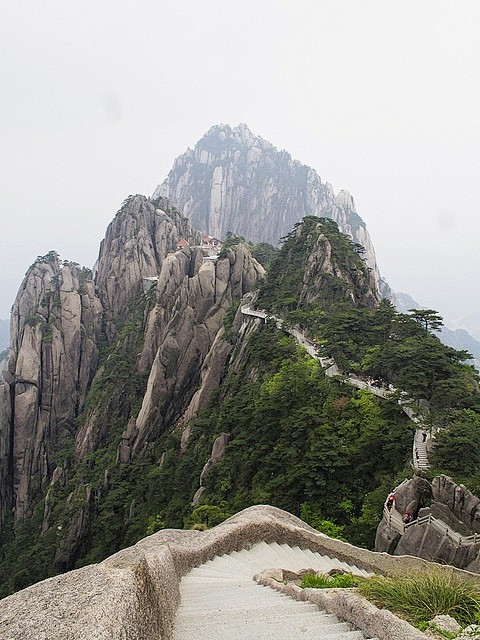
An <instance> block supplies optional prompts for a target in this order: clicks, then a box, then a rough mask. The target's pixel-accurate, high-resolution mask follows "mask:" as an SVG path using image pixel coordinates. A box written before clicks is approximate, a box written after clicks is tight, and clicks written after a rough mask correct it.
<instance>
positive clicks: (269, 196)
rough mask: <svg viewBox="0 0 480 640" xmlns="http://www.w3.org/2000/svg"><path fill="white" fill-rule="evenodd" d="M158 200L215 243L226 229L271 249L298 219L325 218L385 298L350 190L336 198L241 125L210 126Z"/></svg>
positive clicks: (302, 168)
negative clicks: (355, 249)
mask: <svg viewBox="0 0 480 640" xmlns="http://www.w3.org/2000/svg"><path fill="white" fill-rule="evenodd" d="M160 195H162V196H166V197H167V198H169V199H170V200H171V201H172V202H174V203H175V204H176V205H177V206H178V207H179V208H180V209H182V210H183V211H184V212H185V214H186V215H187V216H188V217H189V218H190V219H191V221H192V223H193V224H194V225H195V226H196V227H198V228H199V229H202V230H203V231H205V232H206V233H209V234H211V235H213V236H216V237H218V238H223V237H225V235H226V233H227V231H231V232H233V233H235V234H237V235H239V236H243V237H244V238H246V239H247V240H252V241H253V242H269V243H271V244H274V245H276V244H277V243H278V242H279V240H280V238H282V237H283V236H285V235H286V234H287V233H289V231H290V229H291V228H292V226H293V225H294V224H295V223H296V222H298V221H299V220H300V219H301V218H303V217H304V216H308V215H314V216H321V217H325V218H331V219H332V220H334V221H335V222H336V223H337V224H338V226H339V228H340V229H341V231H342V232H343V233H345V234H347V235H349V236H350V237H351V238H352V239H353V240H354V242H356V243H358V244H359V245H361V246H362V247H363V248H364V250H365V257H366V262H367V264H368V265H369V267H370V268H371V269H373V271H374V273H375V275H376V279H377V282H378V284H379V287H380V290H381V291H382V293H383V294H384V295H386V296H388V297H389V296H391V291H390V289H389V287H388V285H387V284H386V283H385V282H384V281H383V280H382V279H381V277H380V272H379V270H378V266H377V262H376V258H375V250H374V248H373V243H372V241H371V238H370V235H369V233H368V231H367V228H366V225H365V223H364V221H363V220H362V218H361V217H360V216H359V215H358V213H357V212H356V210H355V204H354V201H353V198H352V196H351V195H350V194H349V193H348V191H340V193H338V194H337V195H335V193H334V191H333V188H332V185H331V184H329V183H328V182H326V183H323V182H322V181H321V179H320V176H319V175H318V173H317V172H316V171H315V170H314V169H312V168H311V167H308V166H306V165H304V164H302V163H301V162H299V161H298V160H294V159H293V158H292V157H291V155H290V154H289V153H287V152H286V151H279V150H278V149H276V148H275V147H274V146H273V145H272V144H271V143H270V142H267V141H266V140H264V139H263V138H261V137H259V136H256V135H254V134H253V133H252V132H251V131H250V129H249V128H248V127H247V125H245V124H240V125H238V127H233V128H232V127H230V126H229V125H223V124H222V125H217V126H214V127H212V128H211V129H210V130H209V131H208V133H206V134H205V135H204V136H203V138H202V139H201V140H199V142H197V144H196V145H195V147H194V148H193V149H188V150H187V151H186V152H185V153H184V154H183V155H181V156H179V157H178V158H177V159H176V160H175V163H174V165H173V168H172V170H171V171H170V173H169V174H168V176H167V178H166V179H165V181H164V182H162V183H161V184H160V185H159V186H158V187H157V189H156V190H155V193H154V196H153V197H154V198H155V197H157V196H160Z"/></svg>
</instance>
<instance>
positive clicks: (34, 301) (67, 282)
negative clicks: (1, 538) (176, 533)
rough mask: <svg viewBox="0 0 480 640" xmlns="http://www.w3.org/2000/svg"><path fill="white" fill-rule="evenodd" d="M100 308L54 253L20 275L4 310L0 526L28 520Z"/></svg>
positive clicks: (76, 408) (75, 409)
mask: <svg viewBox="0 0 480 640" xmlns="http://www.w3.org/2000/svg"><path fill="white" fill-rule="evenodd" d="M100 326H101V305H100V302H99V300H98V298H97V297H96V296H95V293H94V285H93V281H92V279H91V272H90V271H89V270H88V269H80V268H79V267H78V265H76V264H74V263H63V264H60V263H59V260H58V256H57V254H56V253H55V252H51V253H50V254H48V255H47V256H45V257H43V258H41V259H38V260H37V262H35V263H34V264H33V265H32V266H31V267H30V269H29V270H28V272H27V274H26V276H25V279H24V281H23V283H22V285H21V287H20V291H19V293H18V295H17V298H16V300H15V303H14V306H13V309H12V321H11V348H10V358H9V362H8V371H7V372H6V373H5V383H4V386H3V389H2V393H1V403H2V405H3V407H2V417H1V420H2V429H1V434H2V437H1V439H0V459H1V460H2V465H1V467H2V472H1V474H2V478H1V485H0V494H1V495H0V500H1V502H0V507H1V514H0V515H1V519H2V520H3V518H4V517H5V514H6V513H7V511H9V510H10V509H13V510H14V514H15V518H21V517H23V516H25V515H29V514H30V513H31V511H32V507H33V505H34V503H35V501H36V500H37V499H38V497H39V496H40V492H41V490H42V488H43V487H44V486H45V485H46V484H47V483H48V482H49V480H50V478H51V476H52V474H53V470H54V466H55V464H54V460H53V457H54V453H55V451H58V450H59V449H61V448H62V444H64V441H63V440H64V438H65V437H66V436H68V435H71V434H72V433H73V431H74V420H75V418H76V417H77V415H78V414H79V412H80V410H81V408H82V406H83V403H84V401H85V397H86V393H87V390H88V388H89V385H90V382H91V380H92V378H93V375H94V373H95V370H96V367H97V362H98V349H97V338H98V333H99V331H100Z"/></svg>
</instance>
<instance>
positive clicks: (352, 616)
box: [254, 569, 427, 640]
mask: <svg viewBox="0 0 480 640" xmlns="http://www.w3.org/2000/svg"><path fill="white" fill-rule="evenodd" d="M287 579H288V577H287ZM254 580H255V581H256V582H258V583H259V584H262V585H264V586H265V587H270V588H272V589H275V591H280V593H284V594H285V595H288V596H290V597H291V598H293V599H294V600H300V601H303V602H311V603H313V604H316V605H318V606H319V607H320V608H321V609H324V610H325V611H326V612H327V613H333V614H334V615H336V616H337V617H338V618H340V619H341V620H345V621H346V622H349V623H350V624H352V625H353V626H354V627H356V628H357V629H360V630H361V631H363V632H364V633H366V634H367V636H368V637H369V638H370V637H373V636H374V637H375V638H378V640H427V636H426V635H424V634H423V633H421V632H420V631H419V630H418V629H415V627H412V625H411V624H409V623H408V622H406V620H401V619H400V618H397V616H395V615H394V614H393V613H391V612H390V611H387V610H386V609H379V608H378V607H376V606H375V605H374V604H372V603H371V602H369V601H368V600H367V599H366V598H364V597H362V596H360V595H358V594H357V593H355V592H354V591H353V590H351V589H310V588H308V589H302V588H301V587H299V586H297V585H296V584H293V583H289V584H288V583H285V582H283V580H282V581H279V580H278V578H277V576H276V572H275V570H273V571H272V570H269V569H267V570H266V571H262V572H261V573H258V574H256V575H255V576H254Z"/></svg>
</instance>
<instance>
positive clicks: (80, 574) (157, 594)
mask: <svg viewBox="0 0 480 640" xmlns="http://www.w3.org/2000/svg"><path fill="white" fill-rule="evenodd" d="M261 540H263V541H265V542H274V541H275V542H278V543H287V544H290V545H298V546H300V547H303V548H309V549H311V550H312V551H319V552H321V553H322V554H325V555H329V556H332V557H336V558H338V559H340V560H343V561H345V562H348V563H350V564H356V565H357V566H358V567H360V568H364V569H367V570H369V571H374V572H377V573H383V574H394V573H398V572H403V571H408V570H411V569H413V568H421V567H425V566H427V565H429V564H430V563H428V562H426V561H425V560H422V559H420V558H414V557H411V556H403V557H393V556H389V555H387V554H385V553H375V552H373V551H368V550H366V549H360V548H358V547H354V546H352V545H350V544H348V543H345V542H341V541H340V540H334V539H332V538H328V537H327V536H325V535H323V534H321V533H319V532H318V531H315V530H314V529H312V528H311V527H309V526H308V525H307V524H305V523H304V522H302V521H301V520H299V519H298V518H296V517H295V516H292V515H291V514H289V513H287V512H285V511H282V510H280V509H277V508H275V507H270V506H255V507H250V508H248V509H245V510H244V511H242V512H240V513H238V514H237V515H235V516H233V517H232V518H229V519H228V520H226V521H225V522H223V523H222V524H220V525H218V526H217V527H215V528H214V529H211V530H209V531H182V530H173V529H167V530H164V531H159V532H158V533H156V534H154V535H152V536H149V537H148V538H145V539H143V540H141V541H140V542H138V543H137V544H136V545H134V546H132V547H129V548H128V549H124V550H123V551H120V552H118V553H116V554H115V555H113V556H111V557H109V558H107V559H106V560H104V561H103V562H101V563H100V564H97V565H90V566H88V567H83V568H82V569H77V570H75V571H70V572H69V573H65V574H63V575H61V576H57V577H55V578H49V579H48V580H44V581H42V582H39V583H38V584H35V585H33V586H31V587H28V588H27V589H24V590H23V591H20V592H18V593H16V594H14V595H12V596H8V597H7V598H4V599H3V600H2V601H1V603H0V640H169V639H170V638H171V637H172V628H173V620H174V616H175V612H176V609H177V607H178V604H179V601H180V591H179V585H180V580H181V577H182V575H185V574H186V573H188V572H189V571H190V570H191V569H192V568H193V567H195V566H197V565H199V564H202V563H203V562H206V561H207V560H209V559H211V558H213V557H215V556H217V555H223V554H225V553H229V552H231V551H234V550H240V549H243V548H248V547H249V546H250V545H252V544H254V543H256V542H259V541H261ZM438 566H440V565H438ZM462 573H465V574H466V572H462ZM466 575H470V574H466ZM476 577H478V576H476Z"/></svg>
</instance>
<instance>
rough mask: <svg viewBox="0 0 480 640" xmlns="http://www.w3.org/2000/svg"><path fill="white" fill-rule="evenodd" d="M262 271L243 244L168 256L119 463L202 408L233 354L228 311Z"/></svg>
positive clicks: (87, 442) (93, 429)
mask: <svg viewBox="0 0 480 640" xmlns="http://www.w3.org/2000/svg"><path fill="white" fill-rule="evenodd" d="M263 273H264V270H263V268H262V267H261V265H259V264H258V262H256V260H254V259H253V258H252V257H251V255H250V253H249V252H248V250H246V249H245V248H244V247H243V246H242V245H240V246H238V247H237V248H236V249H235V250H229V251H226V252H225V255H223V256H220V257H219V258H218V259H217V260H210V259H204V257H203V256H202V251H201V249H199V248H193V249H190V248H188V247H187V248H185V249H183V250H181V251H177V252H175V253H171V254H169V255H168V256H167V257H166V258H165V260H164V261H163V263H162V266H161V270H160V273H159V279H158V284H157V287H156V291H155V302H156V303H155V305H154V306H153V308H152V310H151V311H150V312H149V313H148V315H147V317H146V322H145V332H144V342H143V348H142V351H141V353H139V357H138V361H137V365H136V366H137V368H138V371H139V373H140V374H144V375H146V376H148V381H147V384H146V389H145V394H144V396H143V399H142V404H141V409H140V411H139V413H138V415H132V416H131V419H130V421H129V422H128V425H126V428H125V430H124V432H123V434H122V438H121V442H120V444H119V449H118V456H119V460H120V461H121V462H128V461H130V460H131V458H132V455H133V454H134V453H135V452H137V453H138V452H140V451H141V450H142V449H143V448H144V447H145V445H146V443H148V442H153V441H155V440H156V439H158V437H159V436H160V435H161V434H162V433H164V432H165V431H166V430H168V429H169V428H171V427H172V426H174V425H175V424H176V423H177V422H178V421H179V420H180V419H181V418H182V416H185V418H184V420H183V422H188V419H190V418H191V417H193V416H194V415H195V414H196V413H197V411H198V410H199V409H200V408H201V407H202V406H204V405H205V403H206V402H207V401H208V399H209V397H210V394H211V391H212V390H213V389H214V388H215V387H216V384H215V383H216V382H218V380H219V375H220V372H221V369H222V367H223V365H224V363H225V361H226V358H227V356H228V354H229V350H230V348H229V345H228V343H227V342H225V341H223V340H222V339H221V336H222V333H223V322H224V319H225V315H226V312H227V310H228V309H230V307H232V305H233V304H234V303H236V302H238V301H239V300H240V299H241V298H242V296H243V295H245V293H247V292H248V291H250V289H251V288H252V287H253V286H255V284H256V283H257V281H258V279H259V278H260V277H262V275H263ZM98 417H99V416H96V415H95V409H94V410H93V415H92V416H91V417H90V418H89V419H88V420H87V421H86V422H85V425H84V427H83V428H82V430H81V431H80V432H79V434H78V437H77V451H78V453H79V455H80V456H81V457H83V456H84V455H85V453H86V452H87V451H91V450H93V449H94V448H95V446H97V444H98V441H97V440H96V438H97V436H98V434H99V433H100V432H101V429H99V428H98V425H97V421H98Z"/></svg>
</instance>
